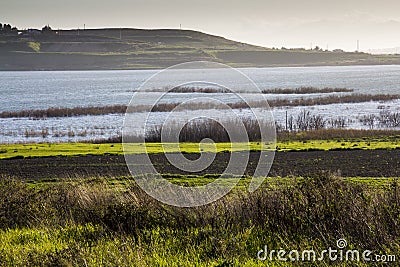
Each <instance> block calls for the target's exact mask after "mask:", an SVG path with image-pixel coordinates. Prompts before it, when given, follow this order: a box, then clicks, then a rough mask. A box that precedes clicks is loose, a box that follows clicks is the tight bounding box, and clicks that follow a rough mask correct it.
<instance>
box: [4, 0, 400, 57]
mask: <svg viewBox="0 0 400 267" xmlns="http://www.w3.org/2000/svg"><path fill="white" fill-rule="evenodd" d="M399 10H400V1H399V0H380V1H368V0H331V1H323V0H318V1H317V0H286V1H282V0H280V1H271V0H247V1H245V0H241V1H239V0H229V1H228V0H220V1H218V0H213V1H212V0H192V1H190V0H186V1H185V0H170V1H167V0H165V1H160V0H113V1H95V0H80V1H78V0H69V1H57V0H37V1H33V0H32V1H26V0H11V1H3V2H2V4H1V10H0V22H2V23H4V22H7V23H11V24H12V25H16V26H17V27H18V28H28V27H34V28H41V27H42V26H43V25H45V24H50V26H51V27H52V28H54V29H57V28H78V27H80V28H83V24H86V28H99V27H132V28H179V24H182V28H184V29H193V30H199V31H203V32H206V33H211V34H216V35H221V36H224V37H226V38H229V39H233V40H238V41H243V42H248V43H252V44H259V45H263V46H267V47H282V46H285V47H306V48H309V47H310V45H311V44H313V46H315V45H319V46H320V47H322V48H326V47H327V45H329V49H335V48H342V49H345V50H355V49H356V45H357V40H358V39H359V40H360V49H361V50H366V49H370V48H391V47H400V12H399Z"/></svg>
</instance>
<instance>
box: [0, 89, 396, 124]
mask: <svg viewBox="0 0 400 267" xmlns="http://www.w3.org/2000/svg"><path fill="white" fill-rule="evenodd" d="M396 99H400V95H384V94H382V95H363V94H353V95H331V96H325V97H317V98H300V99H294V100H290V99H283V98H282V99H273V100H269V101H268V103H269V106H270V107H272V108H276V107H294V106H315V105H330V104H343V103H362V102H370V101H391V100H396ZM179 104H180V103H161V104H157V105H155V106H153V107H150V106H146V105H139V106H130V107H129V108H128V107H127V106H126V105H113V106H104V107H75V108H48V109H44V110H40V109H38V110H22V111H3V112H1V113H0V118H22V117H25V118H32V119H45V118H51V117H73V116H86V115H92V116H96V115H106V114H124V113H125V112H126V111H128V112H144V111H147V110H150V109H151V111H152V112H170V111H172V110H173V109H175V108H176V107H177V106H178V105H179ZM250 104H251V106H252V107H260V108H263V107H264V108H266V107H265V102H264V101H254V102H252V103H250ZM227 105H228V107H229V108H232V109H245V108H249V104H247V103H244V102H238V103H228V104H227ZM228 107H226V106H222V105H217V104H214V103H205V102H199V103H195V104H191V105H190V106H189V105H184V106H183V107H181V108H178V111H179V110H204V109H224V108H228Z"/></svg>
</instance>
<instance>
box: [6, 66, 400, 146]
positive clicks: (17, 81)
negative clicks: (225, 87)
mask: <svg viewBox="0 0 400 267" xmlns="http://www.w3.org/2000/svg"><path fill="white" fill-rule="evenodd" d="M239 70H240V71H241V72H243V73H245V74H246V75H247V76H248V77H249V78H251V79H252V80H253V81H254V82H255V84H256V85H257V86H258V87H259V88H260V89H274V88H296V87H301V86H313V87H318V88H324V87H340V88H350V89H354V93H361V94H399V93H400V66H397V65H395V66H337V67H282V68H241V69H239ZM193 71H196V70H185V71H182V73H180V74H179V75H185V76H186V77H189V78H190V77H191V75H192V74H191V72H193ZM157 72H158V71H156V70H129V71H27V72H19V71H14V72H0V81H1V82H0V92H1V96H2V97H1V98H0V112H3V111H18V110H27V109H46V108H50V107H78V106H109V105H116V104H123V105H127V104H128V103H129V101H130V100H131V97H132V95H133V92H134V91H135V90H138V89H139V88H140V85H141V84H142V83H143V82H144V81H146V80H147V79H148V78H149V77H151V76H152V75H154V74H155V73H157ZM169 83H170V81H165V86H168V85H169ZM237 86H238V88H241V89H243V90H246V88H248V86H249V85H248V84H238V85H237ZM149 94H151V93H149ZM193 95H196V94H182V93H173V94H170V95H169V97H168V98H166V100H165V101H167V102H182V101H184V100H186V99H190V98H192V97H193ZM197 95H198V94H197ZM209 95H211V96H212V97H215V98H217V99H221V100H223V101H225V102H232V101H235V98H234V97H232V96H231V95H230V94H222V93H220V94H209ZM318 96H321V95H319V94H313V95H290V96H285V95H276V94H270V95H268V97H269V98H270V99H275V98H285V97H286V98H287V97H291V98H300V97H318ZM143 104H146V98H144V99H143ZM399 107H400V102H399V101H398V100H393V101H388V102H385V103H379V102H368V103H358V104H332V105H323V106H313V107H307V109H308V110H311V111H312V112H313V113H315V114H321V115H323V116H325V117H327V118H335V116H339V115H340V116H344V117H346V118H347V119H349V120H350V121H352V120H353V123H349V127H351V128H363V127H364V126H363V125H361V124H360V123H358V121H357V118H358V117H360V116H363V115H366V114H378V113H379V112H380V110H382V109H387V110H390V111H393V112H396V111H397V112H399V109H400V108H399ZM304 108H305V107H290V108H277V109H274V110H273V113H274V116H275V119H276V120H277V121H279V122H282V120H284V117H285V113H286V111H288V112H289V114H293V115H294V116H295V115H296V114H298V113H299V112H300V111H301V110H302V109H304ZM138 116H141V115H140V114H138ZM160 116H162V115H161V114H160ZM122 123H123V115H113V114H110V115H104V116H81V117H69V118H48V119H46V120H32V119H29V118H9V119H0V129H1V130H0V138H1V140H0V142H1V143H10V142H42V141H78V140H87V139H93V138H103V137H104V138H105V137H110V136H115V135H119V134H120V132H121V127H122ZM41 131H44V133H46V131H47V134H43V135H40V134H34V133H35V132H36V133H38V132H41ZM30 133H31V134H30ZM43 136H45V137H43Z"/></svg>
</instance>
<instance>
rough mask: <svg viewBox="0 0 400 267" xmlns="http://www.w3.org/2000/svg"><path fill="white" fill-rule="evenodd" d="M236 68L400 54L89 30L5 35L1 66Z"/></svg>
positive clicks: (367, 60) (178, 33) (395, 60)
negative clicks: (192, 64) (212, 64)
mask: <svg viewBox="0 0 400 267" xmlns="http://www.w3.org/2000/svg"><path fill="white" fill-rule="evenodd" d="M199 60H206V61H216V62H221V63H225V64H228V65H230V66H233V67H265V66H317V65H374V64H400V55H370V54H366V53H356V52H353V53H347V52H343V51H335V52H332V51H322V50H311V51H310V50H304V49H297V50H288V49H284V50H277V49H268V48H264V47H259V46H253V45H249V44H245V43H240V42H235V41H231V40H228V39H225V38H223V37H219V36H213V35H209V34H205V33H201V32H197V31H190V30H141V29H127V28H123V29H117V28H114V29H111V28H110V29H87V30H59V31H47V32H42V31H32V30H29V31H20V32H19V34H18V35H17V34H13V35H0V70H97V69H146V68H164V67H168V66H171V65H174V64H178V63H182V62H187V61H199Z"/></svg>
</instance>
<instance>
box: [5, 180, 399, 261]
mask: <svg viewBox="0 0 400 267" xmlns="http://www.w3.org/2000/svg"><path fill="white" fill-rule="evenodd" d="M279 181H280V180H279V179H278V180H275V181H272V180H270V181H269V182H268V183H266V184H265V185H264V186H263V188H262V189H260V190H258V191H256V192H255V193H252V194H249V193H246V192H245V191H244V190H242V189H240V188H241V187H239V188H238V189H236V190H235V191H234V192H232V193H231V194H230V195H228V196H227V197H225V198H223V199H221V200H219V201H217V202H215V203H213V204H211V205H208V206H204V207H199V208H184V209H183V208H175V207H170V206H166V205H163V204H161V203H159V202H157V201H155V200H153V199H151V198H150V197H148V196H147V195H146V194H144V193H143V192H142V191H141V190H140V189H139V188H137V186H136V185H135V184H134V183H133V182H129V181H128V180H124V181H120V182H119V183H117V184H115V180H113V181H111V180H108V179H104V178H96V179H88V180H81V181H79V180H74V181H66V182H62V183H41V184H39V185H38V184H36V185H31V184H28V183H24V182H18V181H12V180H8V179H6V178H4V177H3V179H2V180H1V182H0V243H1V244H2V246H1V247H0V265H2V266H55V265H56V266H260V265H263V264H265V265H266V266H288V263H284V262H279V261H278V260H276V259H274V260H273V261H270V260H269V259H267V260H266V261H265V262H262V261H259V260H257V252H258V251H259V250H260V249H263V248H264V246H265V245H267V246H268V248H269V249H271V250H272V249H281V248H282V249H286V250H288V251H289V250H292V249H297V250H303V249H314V250H316V251H322V250H323V249H327V248H328V247H336V240H337V239H339V238H345V239H346V240H347V242H348V244H349V245H348V247H349V248H351V249H358V250H360V251H363V250H365V249H368V250H371V251H374V253H378V254H390V255H399V252H400V249H399V241H400V232H399V231H400V228H399V223H400V209H399V205H400V190H399V183H398V182H397V181H395V180H392V181H391V182H390V183H388V184H386V185H385V186H384V187H381V188H375V187H374V188H371V187H369V186H366V185H365V184H360V183H354V182H350V181H345V180H343V179H341V178H338V177H335V176H332V175H329V174H321V175H319V176H316V177H313V178H304V179H297V178H286V179H285V180H284V181H283V182H279ZM329 263H330V262H329V261H323V262H318V261H317V262H312V263H310V262H305V263H303V264H302V263H294V266H310V265H312V266H326V264H329ZM364 265H365V266H367V263H365V262H360V263H358V262H340V261H339V262H338V266H364Z"/></svg>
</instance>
